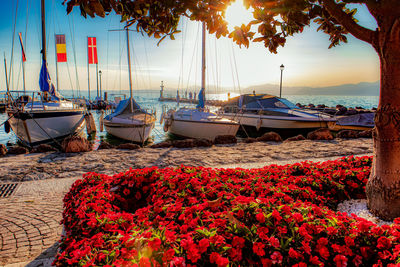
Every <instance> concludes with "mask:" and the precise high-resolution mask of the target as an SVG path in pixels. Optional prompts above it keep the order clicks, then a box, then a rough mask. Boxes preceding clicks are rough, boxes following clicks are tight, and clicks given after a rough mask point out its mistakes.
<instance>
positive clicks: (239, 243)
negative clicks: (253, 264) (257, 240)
mask: <svg viewBox="0 0 400 267" xmlns="http://www.w3.org/2000/svg"><path fill="white" fill-rule="evenodd" d="M245 241H246V240H244V238H242V237H238V236H234V237H233V240H232V245H233V246H234V247H237V248H244V242H245Z"/></svg>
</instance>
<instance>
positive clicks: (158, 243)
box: [149, 238, 161, 251]
mask: <svg viewBox="0 0 400 267" xmlns="http://www.w3.org/2000/svg"><path fill="white" fill-rule="evenodd" d="M149 246H150V247H151V248H152V249H153V250H155V251H157V250H159V249H160V246H161V240H160V239H159V238H154V239H153V240H151V241H149Z"/></svg>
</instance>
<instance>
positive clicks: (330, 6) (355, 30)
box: [322, 0, 376, 44]
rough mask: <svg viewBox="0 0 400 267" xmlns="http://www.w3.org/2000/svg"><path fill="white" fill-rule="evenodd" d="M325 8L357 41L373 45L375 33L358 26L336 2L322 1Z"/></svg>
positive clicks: (331, 0) (332, 0) (330, 0)
mask: <svg viewBox="0 0 400 267" xmlns="http://www.w3.org/2000/svg"><path fill="white" fill-rule="evenodd" d="M322 2H323V6H324V7H325V9H326V10H327V11H328V12H329V14H330V15H331V16H332V17H334V18H335V19H336V20H337V21H338V23H340V24H341V25H342V26H343V27H344V28H345V29H346V30H347V31H348V32H349V33H351V34H352V35H353V36H354V37H356V38H357V39H360V40H362V41H364V42H367V43H369V44H373V42H374V39H375V38H374V36H375V34H376V32H375V31H372V30H370V29H367V28H364V27H362V26H361V25H359V24H357V23H356V22H355V21H354V20H353V18H352V17H351V16H350V15H349V14H347V13H346V12H344V11H343V9H342V8H341V7H340V6H339V5H338V4H336V2H335V1H334V0H322Z"/></svg>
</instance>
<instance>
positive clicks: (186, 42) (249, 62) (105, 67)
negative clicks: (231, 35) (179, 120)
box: [0, 0, 379, 95]
mask: <svg viewBox="0 0 400 267" xmlns="http://www.w3.org/2000/svg"><path fill="white" fill-rule="evenodd" d="M62 2H63V1H62V0H46V31H47V38H46V39H47V47H48V54H47V55H48V56H47V57H48V68H49V71H50V76H51V78H52V80H53V82H54V83H55V80H56V67H55V65H56V64H55V44H54V34H65V35H66V42H67V58H68V63H59V64H58V73H59V74H58V77H59V87H60V89H61V90H62V89H71V88H73V89H74V90H76V91H78V90H80V91H85V92H87V90H88V65H87V37H88V36H92V37H96V38H97V43H98V54H99V66H98V68H99V70H101V71H102V75H101V84H102V85H101V87H102V89H103V91H113V90H115V91H119V90H127V89H129V82H128V67H127V55H126V39H125V36H126V34H125V32H122V31H110V30H117V29H122V28H123V26H124V24H121V23H120V17H119V16H117V15H115V14H110V15H109V16H106V18H99V17H97V18H94V19H93V18H90V17H88V18H87V19H85V18H84V17H82V16H81V15H80V10H79V8H77V7H76V8H74V10H73V11H72V13H71V14H70V15H67V13H66V7H65V6H63V5H62V4H61V3H62ZM17 5H18V10H17V16H16V9H17ZM2 7H3V9H4V12H2V16H1V17H0V36H1V37H2V38H0V52H3V53H2V54H3V57H4V55H5V57H6V59H7V67H8V71H7V75H9V74H10V71H9V68H10V66H11V65H12V71H11V78H10V88H11V89H12V90H22V86H23V85H22V64H21V48H20V44H19V40H18V32H21V33H22V36H23V39H24V45H25V52H26V57H27V61H26V62H25V73H26V89H27V90H38V87H39V85H38V80H39V72H40V67H41V54H40V50H41V48H40V47H41V25H40V1H38V0H12V1H4V3H3V4H2ZM357 7H358V8H359V12H358V14H357V19H358V20H359V23H360V24H361V25H363V26H365V27H367V28H370V29H375V28H376V23H375V21H374V19H373V18H372V16H371V15H370V14H369V13H368V10H367V9H366V8H365V7H364V6H360V5H358V6H357ZM227 16H228V18H227V19H228V22H230V23H231V26H230V27H233V25H234V24H240V23H241V22H248V21H249V19H250V18H251V13H250V11H247V10H246V9H245V8H244V7H243V6H242V4H241V2H240V0H238V2H237V3H235V4H234V6H233V7H231V8H230V9H229V10H228V11H227ZM15 19H16V24H15V25H16V27H15V37H14V46H12V43H13V31H14V21H15ZM316 28H317V26H316V25H311V26H310V27H307V28H306V29H305V30H304V32H303V33H302V34H299V35H296V36H294V37H290V38H288V40H287V43H286V45H285V47H283V48H279V49H278V54H271V53H270V52H269V51H268V50H267V49H266V48H265V47H264V46H263V44H262V43H252V44H250V48H248V49H247V48H245V47H241V48H240V47H239V46H237V45H236V44H234V43H233V42H232V41H231V40H230V39H227V38H220V39H216V38H215V37H214V36H211V35H208V36H207V46H206V51H207V75H206V76H207V85H208V86H207V90H208V91H212V92H221V93H222V92H223V91H226V90H227V88H229V90H230V91H238V90H239V89H240V88H245V87H251V86H252V85H260V84H266V83H268V84H279V82H280V74H281V72H280V69H279V66H280V65H281V64H284V66H285V69H284V71H283V85H284V86H311V87H324V86H334V85H341V84H348V83H359V82H375V81H377V80H379V59H378V56H377V54H376V52H375V51H374V49H373V48H372V46H370V45H369V44H367V43H364V42H362V41H360V40H357V39H356V38H354V37H352V36H348V40H349V42H348V43H347V44H342V45H340V46H338V47H335V48H332V49H328V46H329V37H328V35H326V34H324V33H322V32H317V31H316ZM179 29H180V30H182V33H181V34H178V35H177V36H176V40H174V41H173V40H169V39H168V38H167V39H165V40H164V41H163V42H161V43H160V44H159V46H157V43H158V40H157V39H154V38H149V37H147V36H142V35H141V34H139V33H137V32H134V31H131V32H130V41H131V42H130V47H131V51H133V53H132V52H131V58H132V76H133V89H134V90H143V89H158V88H159V86H160V83H161V81H164V84H165V86H166V88H167V89H175V90H176V89H180V90H184V89H186V88H194V87H196V88H198V87H199V86H200V77H201V73H200V69H201V43H200V42H201V30H200V23H197V22H189V21H188V20H187V19H183V20H182V22H181V24H180V26H179ZM12 47H13V49H12ZM89 73H90V75H89V77H90V88H91V92H92V95H93V94H94V92H95V91H96V87H97V83H96V67H95V65H90V66H89ZM0 84H1V88H2V89H1V90H5V88H6V82H5V74H4V67H2V68H0Z"/></svg>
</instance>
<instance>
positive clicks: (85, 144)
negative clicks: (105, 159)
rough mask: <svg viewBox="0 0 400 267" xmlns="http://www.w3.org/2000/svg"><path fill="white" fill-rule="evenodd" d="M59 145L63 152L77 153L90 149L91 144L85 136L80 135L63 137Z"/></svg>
mask: <svg viewBox="0 0 400 267" xmlns="http://www.w3.org/2000/svg"><path fill="white" fill-rule="evenodd" d="M61 147H62V150H63V151H64V152H65V153H79V152H88V151H91V150H92V144H91V143H90V142H89V141H88V140H87V139H86V138H83V137H80V136H72V137H68V138H65V139H64V141H63V142H62V143H61Z"/></svg>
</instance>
